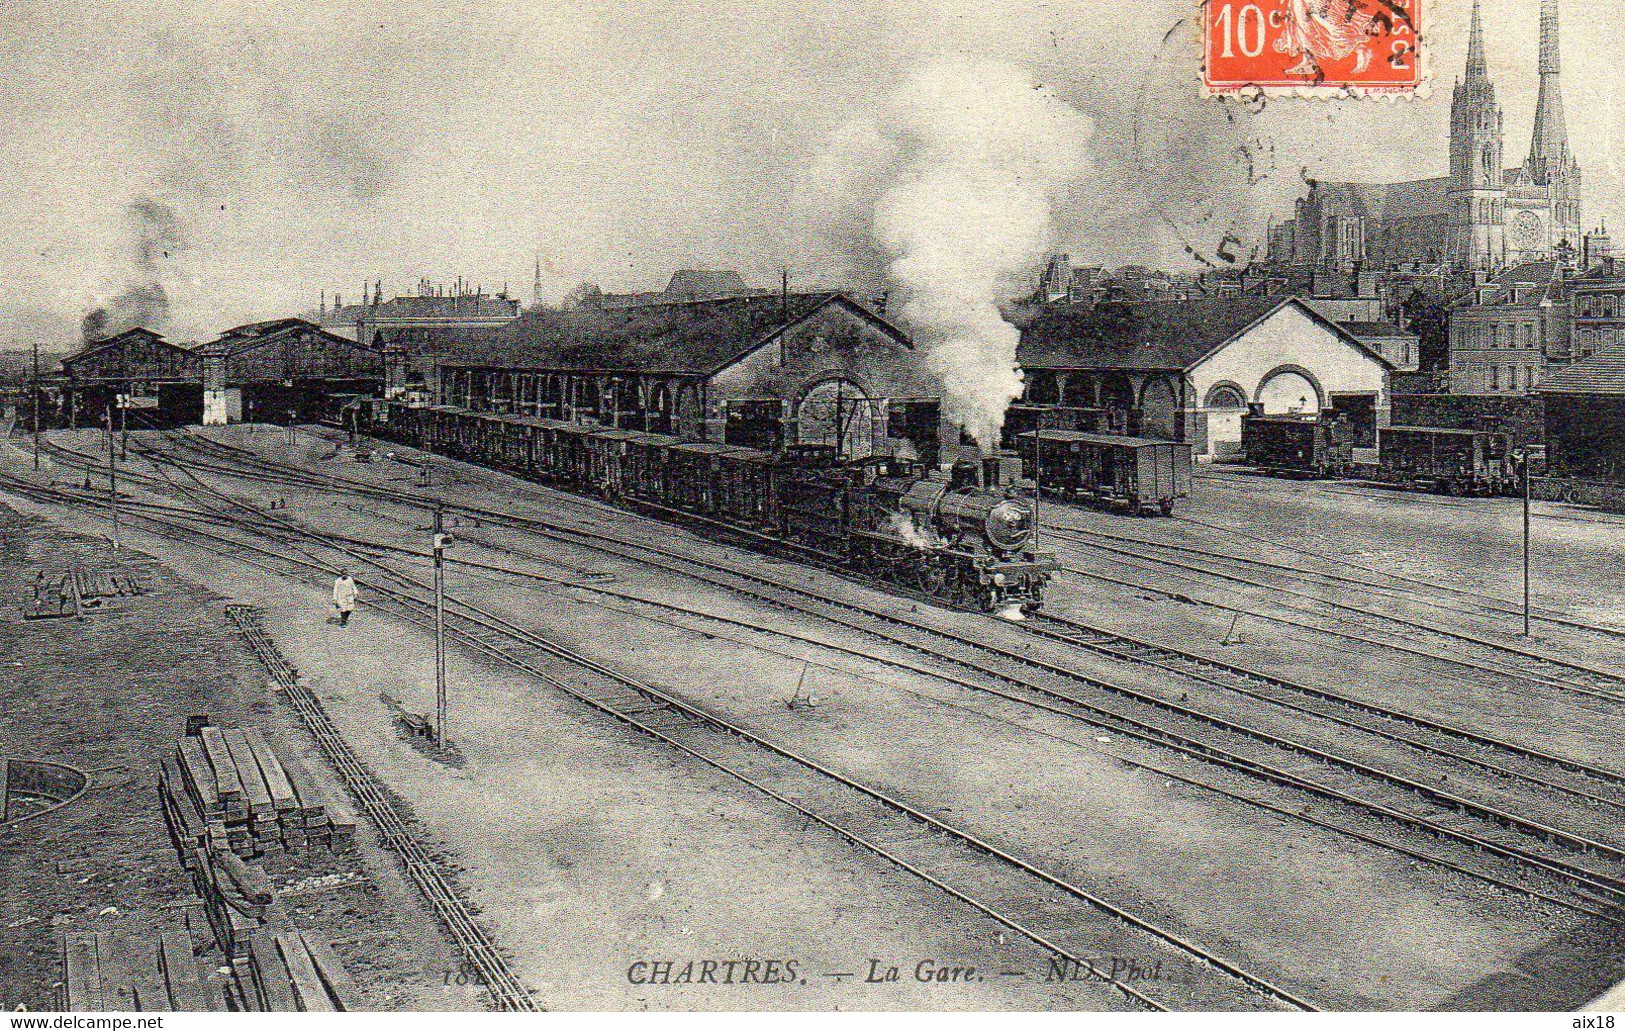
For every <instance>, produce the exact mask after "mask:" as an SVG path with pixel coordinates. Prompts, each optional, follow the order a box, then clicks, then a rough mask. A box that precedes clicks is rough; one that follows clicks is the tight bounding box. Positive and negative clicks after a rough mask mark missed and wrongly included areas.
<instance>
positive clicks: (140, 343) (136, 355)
mask: <svg viewBox="0 0 1625 1031" xmlns="http://www.w3.org/2000/svg"><path fill="white" fill-rule="evenodd" d="M383 381H384V360H383V353H382V352H381V351H380V350H378V349H376V348H371V347H365V346H363V345H361V344H359V343H357V342H356V341H353V340H346V339H345V338H343V337H340V336H337V335H335V334H333V333H329V332H327V331H326V330H323V329H322V328H321V327H319V326H317V325H316V324H314V323H312V322H307V321H305V320H303V319H274V320H271V321H268V322H255V323H249V324H247V325H243V326H238V327H236V328H234V329H230V330H227V331H226V332H224V333H222V334H221V335H220V336H219V337H218V338H217V339H214V340H211V341H208V342H207V343H202V344H194V345H191V346H185V345H181V344H175V343H171V342H170V341H168V340H165V339H164V338H163V336H162V335H160V334H158V333H154V332H152V331H151V330H147V329H143V328H136V329H131V330H128V331H126V332H124V333H120V334H118V335H117V336H115V337H111V338H109V339H107V340H101V341H97V342H95V343H92V344H89V345H87V346H85V347H84V348H83V349H81V350H80V351H78V352H76V353H74V354H71V355H69V356H68V357H66V358H64V359H63V360H62V371H61V373H60V374H58V375H57V376H54V377H52V378H51V379H50V380H49V381H47V383H46V385H45V386H46V390H47V391H48V394H49V396H50V397H51V399H52V403H53V404H54V406H55V409H56V415H55V420H54V421H55V422H56V423H58V424H61V425H68V426H85V425H94V424H99V423H100V422H101V421H102V420H103V419H104V418H105V417H106V413H107V412H108V410H109V408H110V407H111V406H114V405H115V404H117V403H118V402H117V399H118V398H120V397H123V398H124V399H125V400H124V402H123V406H124V408H125V409H126V417H127V418H129V419H130V420H131V423H132V425H143V426H182V425H186V424H189V423H202V424H204V425H211V424H224V423H232V422H245V421H247V422H286V421H287V420H288V419H289V418H290V415H291V417H293V418H297V419H299V420H301V421H309V420H312V419H314V418H316V417H317V416H318V415H319V414H320V413H321V411H322V410H323V408H324V406H325V405H326V404H327V403H328V401H329V399H330V398H331V397H332V396H333V395H335V394H344V393H355V394H375V393H378V392H379V391H380V390H382V388H383Z"/></svg>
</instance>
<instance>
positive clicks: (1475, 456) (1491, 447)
mask: <svg viewBox="0 0 1625 1031" xmlns="http://www.w3.org/2000/svg"><path fill="white" fill-rule="evenodd" d="M1381 432H1382V455H1381V465H1380V466H1379V470H1380V475H1381V478H1382V479H1383V480H1384V481H1386V482H1388V483H1395V484H1399V485H1401V486H1405V487H1415V488H1419V489H1422V490H1431V491H1436V492H1438V493H1440V494H1475V495H1489V494H1515V493H1517V492H1518V491H1519V490H1520V489H1521V486H1520V482H1519V481H1520V479H1521V470H1520V469H1519V467H1518V458H1517V456H1516V455H1515V454H1514V453H1513V451H1512V448H1511V447H1510V446H1509V445H1508V442H1507V435H1506V434H1505V433H1499V432H1493V431H1489V430H1465V429H1445V428H1443V427H1438V426H1385V427H1383V429H1382V431H1381Z"/></svg>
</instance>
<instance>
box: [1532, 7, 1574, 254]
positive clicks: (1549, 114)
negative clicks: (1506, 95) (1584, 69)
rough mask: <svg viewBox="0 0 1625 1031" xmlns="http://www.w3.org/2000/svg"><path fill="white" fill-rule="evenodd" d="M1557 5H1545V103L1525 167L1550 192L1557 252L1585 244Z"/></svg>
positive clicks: (1537, 115)
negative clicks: (1566, 113)
mask: <svg viewBox="0 0 1625 1031" xmlns="http://www.w3.org/2000/svg"><path fill="white" fill-rule="evenodd" d="M1557 3H1558V0H1541V4H1540V99H1539V101H1538V102H1537V104H1536V106H1535V132H1534V137H1533V139H1531V140H1530V142H1529V159H1528V160H1527V161H1525V162H1524V172H1525V175H1526V176H1527V178H1528V180H1529V181H1530V182H1531V183H1532V184H1534V185H1536V186H1542V187H1545V188H1546V190H1547V191H1548V195H1549V196H1550V198H1551V223H1550V227H1549V234H1550V235H1549V238H1548V239H1547V240H1546V245H1547V246H1548V247H1549V248H1555V247H1557V245H1559V244H1561V243H1564V242H1567V243H1568V244H1569V245H1570V246H1574V245H1575V242H1576V241H1577V240H1579V239H1580V168H1579V166H1578V165H1577V164H1575V161H1574V157H1573V155H1572V154H1570V153H1569V132H1568V126H1567V125H1566V124H1565V122H1564V119H1563V83H1562V73H1563V62H1562V55H1561V53H1560V51H1559V49H1558V27H1557Z"/></svg>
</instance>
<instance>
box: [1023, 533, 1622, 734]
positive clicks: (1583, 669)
mask: <svg viewBox="0 0 1625 1031" xmlns="http://www.w3.org/2000/svg"><path fill="white" fill-rule="evenodd" d="M1089 532H1090V533H1091V534H1094V535H1097V536H1105V537H1107V538H1108V539H1109V538H1111V537H1113V536H1115V535H1111V534H1101V533H1099V532H1098V531H1089ZM1048 537H1049V539H1051V540H1054V539H1055V538H1057V537H1058V538H1060V539H1061V540H1064V541H1067V542H1069V543H1074V544H1078V545H1081V546H1083V547H1087V548H1093V549H1096V550H1098V551H1103V552H1106V553H1107V554H1111V555H1117V556H1120V557H1122V558H1129V559H1133V560H1136V561H1139V562H1149V563H1154V564H1157V565H1165V566H1169V567H1172V568H1175V569H1180V570H1183V571H1185V572H1191V573H1197V574H1200V575H1203V576H1208V577H1214V578H1217V579H1221V580H1228V581H1231V582H1233V583H1239V584H1243V585H1245V586H1248V587H1257V588H1261V589H1263V590H1267V591H1272V592H1274V593H1277V594H1287V595H1291V596H1293V597H1301V598H1304V599H1306V600H1309V601H1312V602H1314V603H1316V604H1319V605H1325V606H1327V607H1328V608H1332V609H1336V610H1338V611H1339V612H1347V613H1351V614H1353V615H1356V616H1358V617H1361V618H1363V619H1366V620H1377V621H1383V622H1387V623H1392V624H1395V625H1397V626H1403V627H1405V628H1406V629H1407V630H1410V631H1414V632H1417V633H1428V634H1433V635H1435V636H1438V637H1443V638H1446V639H1448V640H1451V641H1455V642H1458V643H1461V644H1470V645H1474V646H1477V647H1481V648H1485V649H1488V650H1490V651H1494V652H1498V653H1500V654H1503V655H1508V656H1512V657H1514V658H1516V659H1520V660H1523V661H1525V662H1528V663H1531V664H1533V665H1534V666H1535V667H1536V668H1540V667H1553V668H1556V669H1559V670H1562V671H1564V672H1563V673H1562V674H1560V675H1558V676H1552V675H1549V674H1531V673H1528V672H1525V671H1521V670H1517V669H1515V668H1512V667H1505V666H1494V665H1491V664H1488V663H1482V662H1477V661H1474V660H1471V659H1467V658H1462V657H1452V656H1440V655H1438V654H1437V653H1433V652H1425V651H1420V650H1418V651H1417V652H1416V653H1417V654H1425V655H1427V656H1428V657H1430V658H1437V659H1443V660H1444V661H1448V662H1453V663H1456V664H1458V665H1463V666H1470V667H1472V668H1475V669H1478V670H1481V671H1485V672H1492V673H1498V674H1501V675H1503V676H1514V677H1519V678H1521V679H1533V680H1535V681H1536V682H1538V683H1543V684H1547V685H1549V686H1552V687H1557V688H1560V689H1565V690H1571V689H1574V688H1575V687H1577V686H1578V687H1580V688H1581V689H1582V690H1584V691H1585V693H1586V694H1589V695H1592V696H1595V697H1602V698H1607V699H1609V700H1611V701H1617V702H1625V694H1621V693H1618V692H1616V691H1613V690H1605V689H1604V687H1605V685H1612V686H1613V687H1616V688H1625V675H1621V674H1618V673H1614V672H1612V671H1610V670H1605V669H1600V668H1598V667H1596V666H1590V665H1587V664H1585V663H1583V662H1575V661H1572V660H1569V659H1564V658H1561V657H1559V656H1556V655H1548V654H1545V653H1542V652H1537V651H1533V650H1531V649H1528V648H1519V647H1518V646H1516V645H1512V644H1507V643H1506V642H1504V641H1495V640H1492V639H1490V638H1487V637H1483V636H1481V635H1478V634H1471V633H1467V632H1465V631H1462V630H1450V629H1447V628H1444V627H1439V626H1434V625H1430V624H1427V623H1423V622H1420V621H1417V620H1414V619H1407V618H1405V617H1403V616H1396V615H1392V614H1390V613H1386V612H1378V611H1376V610H1375V609H1368V608H1366V607H1364V606H1361V605H1353V604H1350V603H1348V602H1340V601H1334V600H1331V599H1328V598H1322V597H1320V596H1318V595H1314V594H1310V593H1307V592H1303V591H1295V590H1291V589H1288V588H1284V587H1281V586H1279V585H1275V584H1269V583H1265V582H1264V581H1261V580H1256V579H1253V578H1252V577H1247V576H1243V575H1241V574H1239V573H1233V572H1229V571H1227V570H1222V569H1213V568H1210V567H1207V566H1200V565H1195V564H1193V563H1190V562H1182V561H1179V560H1177V559H1172V558H1168V557H1165V556H1161V555H1147V554H1145V553H1144V552H1140V551H1136V550H1134V549H1131V548H1123V547H1119V546H1116V545H1111V544H1102V543H1100V542H1099V541H1094V540H1090V539H1088V537H1087V536H1085V535H1084V534H1082V533H1079V532H1075V531H1072V530H1067V529H1061V528H1056V527H1051V528H1049V532H1048ZM1193 550H1195V551H1197V552H1199V553H1202V554H1205V555H1208V556H1209V557H1212V554H1213V553H1212V552H1208V551H1205V550H1204V549H1193ZM1221 557H1222V556H1221ZM1253 614H1254V615H1261V614H1259V613H1253ZM1265 618H1268V617H1265ZM1395 647H1398V646H1395ZM1566 676H1578V677H1580V678H1582V679H1581V680H1580V682H1579V684H1578V685H1577V684H1576V683H1575V682H1574V681H1572V680H1567V679H1564V678H1565V677H1566Z"/></svg>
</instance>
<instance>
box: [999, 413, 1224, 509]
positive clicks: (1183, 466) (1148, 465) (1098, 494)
mask: <svg viewBox="0 0 1625 1031" xmlns="http://www.w3.org/2000/svg"><path fill="white" fill-rule="evenodd" d="M1020 444H1021V450H1020V455H1021V460H1022V466H1023V469H1024V470H1025V471H1026V472H1027V473H1028V475H1029V476H1030V477H1031V478H1032V479H1033V481H1034V482H1035V483H1037V484H1038V487H1039V489H1040V490H1042V491H1043V492H1044V493H1046V494H1052V495H1055V496H1057V497H1060V498H1064V499H1066V500H1070V501H1082V502H1085V503H1088V504H1093V505H1097V506H1101V507H1105V508H1109V509H1114V510H1117V511H1123V512H1131V513H1134V514H1137V515H1153V514H1156V513H1159V512H1160V513H1161V514H1163V515H1170V514H1172V513H1173V510H1174V503H1175V502H1176V501H1178V500H1179V499H1180V498H1183V497H1187V496H1189V494H1190V488H1191V463H1192V461H1193V450H1194V449H1193V448H1192V446H1191V445H1190V444H1184V443H1180V442H1178V441H1172V440H1150V439H1147V438H1144V437H1119V436H1116V435H1113V434H1100V433H1081V432H1077V431H1074V430H1044V431H1042V433H1041V434H1040V433H1039V432H1038V431H1033V432H1030V433H1023V434H1021V437H1020Z"/></svg>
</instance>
